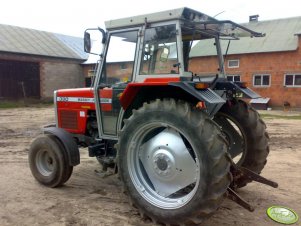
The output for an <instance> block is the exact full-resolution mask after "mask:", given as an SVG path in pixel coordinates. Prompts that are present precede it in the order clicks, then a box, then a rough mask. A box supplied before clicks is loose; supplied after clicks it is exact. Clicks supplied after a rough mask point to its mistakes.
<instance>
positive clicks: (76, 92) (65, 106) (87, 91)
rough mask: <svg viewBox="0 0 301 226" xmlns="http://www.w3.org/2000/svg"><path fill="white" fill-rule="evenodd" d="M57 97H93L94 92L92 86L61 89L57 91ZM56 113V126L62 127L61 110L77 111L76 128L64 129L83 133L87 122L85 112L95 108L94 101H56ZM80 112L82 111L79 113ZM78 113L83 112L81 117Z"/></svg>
mask: <svg viewBox="0 0 301 226" xmlns="http://www.w3.org/2000/svg"><path fill="white" fill-rule="evenodd" d="M57 97H84V98H94V93H93V89H92V88H80V89H62V90H58V91H57ZM57 109H58V110H57V111H58V112H57V113H58V126H59V127H60V128H62V120H61V112H62V111H64V110H65V111H66V110H67V111H76V112H77V123H78V125H77V129H66V128H63V129H65V130H66V131H68V132H70V133H76V134H84V133H85V132H86V124H87V113H88V110H95V104H94V103H85V102H63V101H59V102H57ZM80 112H82V113H80ZM80 114H84V117H81V116H80Z"/></svg>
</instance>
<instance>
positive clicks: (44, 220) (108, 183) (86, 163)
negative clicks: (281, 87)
mask: <svg viewBox="0 0 301 226" xmlns="http://www.w3.org/2000/svg"><path fill="white" fill-rule="evenodd" d="M268 113H271V112H268ZM280 114H281V112H280ZM53 119H54V118H53V111H52V108H36V109H30V108H20V109H12V110H10V109H9V110H0V225H1V226H2V225H142V226H143V225H149V226H150V225H154V224H153V223H151V222H150V221H148V220H142V219H141V218H140V216H139V214H138V211H137V210H136V209H134V208H132V207H130V205H129V204H128V199H127V197H126V196H125V195H124V194H122V192H121V186H120V181H119V180H118V178H117V177H116V176H111V177H107V178H101V177H99V176H98V175H97V174H95V172H94V171H95V170H97V169H100V166H99V165H98V163H97V161H96V159H94V158H89V157H88V155H87V151H86V150H85V149H83V150H81V164H80V165H79V166H76V167H75V169H74V172H73V175H72V177H71V178H70V180H69V181H68V182H67V183H66V185H65V186H63V187H61V188H58V189H50V188H46V187H44V186H42V185H40V184H38V183H37V182H36V181H35V180H34V178H33V177H32V176H31V173H30V170H29V166H28V161H27V150H26V148H28V147H29V145H30V142H31V140H32V139H34V137H35V136H37V135H38V134H39V133H40V128H41V127H42V126H43V125H45V124H48V123H49V122H53V121H54V120H53ZM265 121H266V123H267V126H268V131H269V134H270V138H271V141H270V149H271V152H270V155H269V157H268V164H267V165H266V167H265V169H264V171H263V176H265V177H267V178H270V179H272V180H274V181H276V182H278V183H279V188H277V189H274V188H271V187H268V186H265V185H262V184H258V183H255V182H253V183H251V184H250V185H249V186H247V187H245V188H243V189H241V190H239V194H240V195H241V196H242V197H244V198H245V199H246V200H247V201H249V202H250V203H251V204H252V205H253V206H254V207H255V208H256V210H255V211H254V212H253V213H250V212H248V211H247V210H245V209H243V208H241V207H240V206H238V205H237V204H236V203H233V202H232V201H230V200H225V202H224V203H223V205H222V206H221V208H220V209H219V210H218V211H217V212H216V214H215V215H214V216H213V217H211V218H210V219H209V220H207V221H205V222H204V223H203V224H202V225H231V226H232V225H257V226H259V225H277V223H275V222H273V221H272V220H270V219H269V218H268V217H267V216H266V209H267V208H268V207H270V206H272V205H284V206H287V207H290V208H292V209H294V210H295V211H296V212H297V213H298V214H299V215H300V216H301V120H283V119H266V120H265ZM295 225H301V223H300V222H299V223H297V224H295Z"/></svg>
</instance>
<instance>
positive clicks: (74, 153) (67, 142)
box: [43, 127, 80, 166]
mask: <svg viewBox="0 0 301 226" xmlns="http://www.w3.org/2000/svg"><path fill="white" fill-rule="evenodd" d="M43 131H44V133H45V134H51V135H54V136H56V137H57V138H58V139H59V140H60V142H61V143H62V145H63V146H64V148H65V150H66V152H67V156H68V162H69V165H70V166H76V165H78V164H79V163H80V155H79V149H78V147H77V144H76V143H75V141H74V139H73V137H72V136H71V135H70V133H68V132H67V131H65V130H63V129H61V128H57V127H46V128H43Z"/></svg>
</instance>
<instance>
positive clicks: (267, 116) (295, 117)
mask: <svg viewBox="0 0 301 226" xmlns="http://www.w3.org/2000/svg"><path fill="white" fill-rule="evenodd" d="M260 116H261V118H265V119H295V120H301V113H300V114H299V115H298V114H297V115H273V114H260Z"/></svg>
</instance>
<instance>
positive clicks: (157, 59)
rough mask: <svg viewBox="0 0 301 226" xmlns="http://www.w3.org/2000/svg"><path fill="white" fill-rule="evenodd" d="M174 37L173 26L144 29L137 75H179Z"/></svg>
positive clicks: (174, 30) (174, 29)
mask: <svg viewBox="0 0 301 226" xmlns="http://www.w3.org/2000/svg"><path fill="white" fill-rule="evenodd" d="M176 36H177V33H176V26H175V25H166V26H160V27H155V28H149V29H146V31H145V37H144V45H143V54H142V57H143V58H142V61H141V66H140V73H139V74H142V75H146V74H177V73H179V71H178V67H177V63H178V53H177V42H176Z"/></svg>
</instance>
